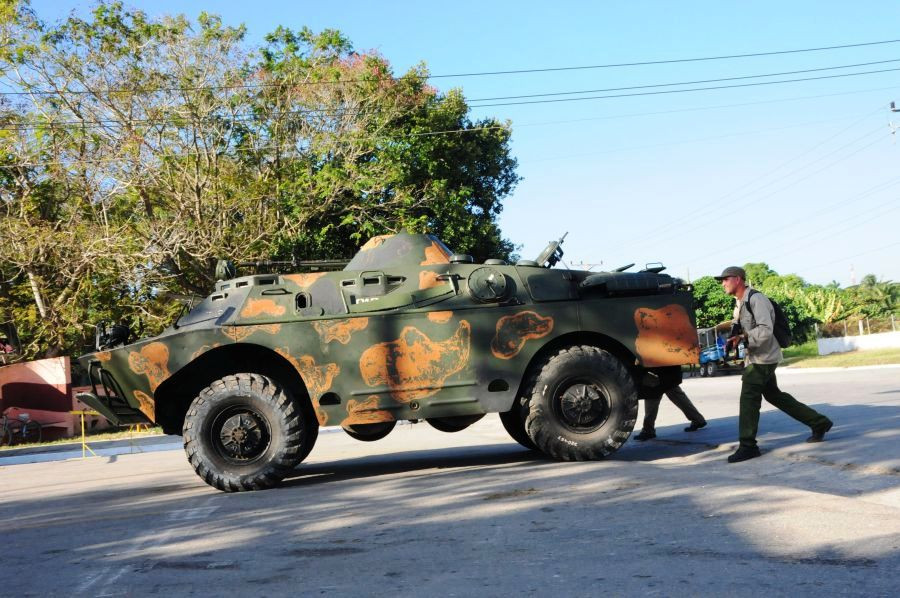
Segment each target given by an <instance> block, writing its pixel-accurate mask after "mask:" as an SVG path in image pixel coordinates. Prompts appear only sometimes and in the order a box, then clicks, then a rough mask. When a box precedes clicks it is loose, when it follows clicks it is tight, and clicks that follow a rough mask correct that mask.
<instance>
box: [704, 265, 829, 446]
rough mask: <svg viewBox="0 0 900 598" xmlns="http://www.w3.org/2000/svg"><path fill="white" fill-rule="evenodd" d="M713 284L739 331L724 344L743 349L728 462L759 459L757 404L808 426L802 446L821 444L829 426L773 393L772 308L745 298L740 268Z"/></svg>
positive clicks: (777, 353) (776, 350) (776, 351)
mask: <svg viewBox="0 0 900 598" xmlns="http://www.w3.org/2000/svg"><path fill="white" fill-rule="evenodd" d="M715 278H716V280H718V281H719V282H721V283H722V289H723V290H724V291H725V293H727V294H728V295H731V296H733V297H734V298H735V299H736V301H737V307H736V309H735V311H736V312H737V316H736V319H737V320H738V322H737V323H739V324H740V327H739V328H738V329H737V330H736V333H735V334H734V335H733V336H731V337H730V338H729V339H728V346H729V347H730V346H735V347H736V346H737V345H738V344H739V343H741V342H743V344H744V373H743V375H742V376H741V397H740V416H739V418H738V438H739V445H738V448H737V450H736V451H735V452H734V454H732V455H730V456H729V457H728V462H729V463H738V462H740V461H746V460H747V459H753V458H754V457H759V456H760V452H759V446H758V445H757V443H756V434H757V431H758V428H759V409H760V407H761V405H762V399H763V398H765V399H766V400H767V401H768V402H769V403H771V404H772V405H774V406H775V407H777V408H778V409H780V410H782V411H784V412H785V413H787V414H788V415H790V416H791V417H793V418H794V419H796V420H797V421H799V422H801V423H803V424H805V425H807V426H809V428H810V430H812V434H811V435H810V437H809V438H807V439H806V441H807V442H822V441H823V440H825V434H826V432H828V430H830V429H831V427H832V425H833V423H832V421H831V420H830V419H828V418H827V417H825V416H824V415H822V414H821V413H819V412H818V411H816V410H815V409H813V408H811V407H809V406H807V405H805V404H803V403H801V402H800V401H798V400H797V399H795V398H794V397H792V396H791V395H789V394H788V393H786V392H784V391H783V390H781V389H779V388H778V380H777V379H776V377H775V369H776V368H777V367H778V364H779V363H780V362H781V360H782V355H781V347H780V346H779V344H778V341H777V339H776V338H775V334H774V322H775V309H774V308H773V307H772V302H771V301H770V300H769V298H768V297H766V296H765V295H764V294H762V293H760V292H759V291H757V290H755V289H754V290H753V292H752V293H751V292H750V288H749V286H748V285H747V273H746V272H745V271H744V269H743V268H738V267H737V266H729V267H728V268H725V270H724V271H723V272H722V275H721V276H716V277H715Z"/></svg>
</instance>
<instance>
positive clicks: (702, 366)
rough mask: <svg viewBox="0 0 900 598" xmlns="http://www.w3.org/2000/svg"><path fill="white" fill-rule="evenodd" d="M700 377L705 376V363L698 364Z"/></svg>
mask: <svg viewBox="0 0 900 598" xmlns="http://www.w3.org/2000/svg"><path fill="white" fill-rule="evenodd" d="M700 377H701V378H706V364H705V363H701V364H700Z"/></svg>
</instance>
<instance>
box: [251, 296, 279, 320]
mask: <svg viewBox="0 0 900 598" xmlns="http://www.w3.org/2000/svg"><path fill="white" fill-rule="evenodd" d="M285 311H286V308H285V307H284V306H283V305H279V304H278V303H276V302H275V301H274V300H273V299H247V304H246V305H245V306H244V309H242V310H241V317H242V318H255V317H256V316H281V315H284V312H285Z"/></svg>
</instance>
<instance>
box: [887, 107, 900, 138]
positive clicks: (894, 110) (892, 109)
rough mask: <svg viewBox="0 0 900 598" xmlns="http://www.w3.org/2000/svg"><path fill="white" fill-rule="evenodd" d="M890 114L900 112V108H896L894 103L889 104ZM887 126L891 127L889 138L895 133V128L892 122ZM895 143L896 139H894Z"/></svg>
mask: <svg viewBox="0 0 900 598" xmlns="http://www.w3.org/2000/svg"><path fill="white" fill-rule="evenodd" d="M891 112H900V108H897V105H896V104H895V103H894V102H891ZM888 125H889V126H890V127H891V136H894V134H895V133H896V132H897V127H895V126H894V121H893V120H891V121H888ZM894 140H895V141H896V137H895V139H894Z"/></svg>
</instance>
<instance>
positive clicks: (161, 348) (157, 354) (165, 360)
mask: <svg viewBox="0 0 900 598" xmlns="http://www.w3.org/2000/svg"><path fill="white" fill-rule="evenodd" d="M128 367H130V368H131V371H132V372H134V373H135V374H145V375H146V376H147V380H149V381H150V390H151V391H154V390H156V387H157V386H159V385H160V384H162V383H163V381H164V380H165V379H166V378H168V377H169V375H170V374H169V348H168V347H167V346H165V345H164V344H163V343H150V344H149V345H145V346H143V347H141V351H140V352H137V351H132V352H131V353H129V354H128Z"/></svg>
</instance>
